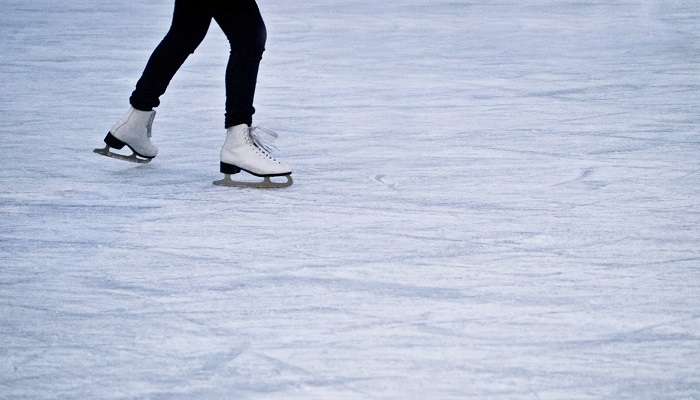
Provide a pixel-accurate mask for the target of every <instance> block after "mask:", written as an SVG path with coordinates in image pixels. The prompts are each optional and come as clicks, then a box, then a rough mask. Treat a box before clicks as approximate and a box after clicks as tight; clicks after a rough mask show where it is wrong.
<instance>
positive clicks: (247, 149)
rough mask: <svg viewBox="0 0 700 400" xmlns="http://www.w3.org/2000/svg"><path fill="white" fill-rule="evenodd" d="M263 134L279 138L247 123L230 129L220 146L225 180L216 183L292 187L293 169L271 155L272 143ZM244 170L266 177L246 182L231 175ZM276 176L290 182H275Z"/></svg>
mask: <svg viewBox="0 0 700 400" xmlns="http://www.w3.org/2000/svg"><path fill="white" fill-rule="evenodd" d="M263 134H266V135H268V136H270V137H272V138H276V137H277V134H276V133H275V132H273V131H270V130H267V129H262V128H259V127H255V128H250V127H249V126H248V125H245V124H241V125H236V126H234V127H231V128H229V129H227V131H226V141H225V142H224V146H223V147H222V148H221V163H220V164H219V168H220V170H221V173H222V174H224V179H221V180H218V181H214V184H215V185H219V186H231V187H244V188H258V189H274V188H285V187H289V186H291V185H292V184H293V183H294V181H293V180H292V169H291V168H290V167H289V165H287V164H285V163H283V162H281V161H277V160H276V159H275V158H274V157H273V156H272V155H271V152H272V148H273V146H271V145H270V144H269V143H266V142H265V141H264V140H263V138H262V135H263ZM241 171H245V172H247V173H249V174H251V175H255V176H257V177H260V178H263V181H262V182H245V181H234V180H232V179H231V175H234V174H237V173H239V172H241ZM273 177H285V178H286V179H287V181H286V182H274V181H272V180H271V179H270V178H273Z"/></svg>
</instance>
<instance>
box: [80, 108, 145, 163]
mask: <svg viewBox="0 0 700 400" xmlns="http://www.w3.org/2000/svg"><path fill="white" fill-rule="evenodd" d="M155 116H156V112H155V111H139V110H136V109H135V108H133V107H132V108H131V109H130V110H129V113H127V114H126V115H125V116H124V117H123V118H122V119H121V120H119V122H117V123H116V124H115V125H114V126H113V127H112V129H110V130H109V132H107V136H105V139H104V142H105V147H104V148H98V149H95V150H93V151H94V152H95V153H97V154H101V155H103V156H107V157H112V158H116V159H119V160H125V161H130V162H135V163H140V164H144V163H148V162H150V161H151V160H152V159H153V158H154V157H155V156H156V155H158V148H156V146H154V145H153V143H151V128H152V126H153V119H154V118H155ZM124 146H127V147H128V148H129V149H131V151H132V154H130V155H124V154H119V153H115V152H113V151H111V150H110V149H112V148H113V149H117V150H120V149H122V148H123V147H124Z"/></svg>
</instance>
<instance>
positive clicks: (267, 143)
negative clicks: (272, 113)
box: [250, 126, 279, 153]
mask: <svg viewBox="0 0 700 400" xmlns="http://www.w3.org/2000/svg"><path fill="white" fill-rule="evenodd" d="M278 137H279V134H278V133H277V132H275V131H273V130H272V129H267V128H262V127H259V126H254V127H252V128H250V138H251V139H253V143H254V144H255V145H256V146H258V147H259V148H261V149H263V150H265V151H266V152H268V153H274V152H275V151H277V147H276V146H275V145H273V144H272V142H274V141H275V139H277V138H278Z"/></svg>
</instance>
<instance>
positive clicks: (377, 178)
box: [372, 174, 398, 190]
mask: <svg viewBox="0 0 700 400" xmlns="http://www.w3.org/2000/svg"><path fill="white" fill-rule="evenodd" d="M372 180H373V181H375V182H378V183H381V184H382V185H384V186H386V187H388V188H389V189H391V190H398V189H397V188H396V186H397V184H396V183H393V182H391V181H388V180H386V175H384V174H379V175H375V176H373V177H372Z"/></svg>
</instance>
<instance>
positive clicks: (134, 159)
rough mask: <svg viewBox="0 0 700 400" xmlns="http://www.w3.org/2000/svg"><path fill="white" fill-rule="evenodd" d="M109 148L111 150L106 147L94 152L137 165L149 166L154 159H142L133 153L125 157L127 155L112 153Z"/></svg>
mask: <svg viewBox="0 0 700 400" xmlns="http://www.w3.org/2000/svg"><path fill="white" fill-rule="evenodd" d="M109 148H110V147H109V146H106V147H104V148H101V149H95V150H93V152H94V153H97V154H100V155H103V156H105V157H109V158H116V159H117V160H123V161H129V162H133V163H137V164H148V163H149V162H151V160H152V158H141V157H139V156H137V155H136V153H132V154H131V155H129V156H125V155H122V154H118V153H112V152H111V151H109Z"/></svg>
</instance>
